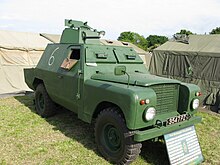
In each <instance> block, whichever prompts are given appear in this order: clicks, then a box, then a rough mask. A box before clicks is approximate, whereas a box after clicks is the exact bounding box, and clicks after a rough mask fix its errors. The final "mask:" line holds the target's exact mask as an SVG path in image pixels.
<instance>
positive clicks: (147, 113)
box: [144, 107, 156, 121]
mask: <svg viewBox="0 0 220 165" xmlns="http://www.w3.org/2000/svg"><path fill="white" fill-rule="evenodd" d="M155 115H156V109H155V108H154V107H150V108H148V109H147V110H146V111H145V114H144V118H145V119H146V120H147V121H150V120H153V119H154V117H155Z"/></svg>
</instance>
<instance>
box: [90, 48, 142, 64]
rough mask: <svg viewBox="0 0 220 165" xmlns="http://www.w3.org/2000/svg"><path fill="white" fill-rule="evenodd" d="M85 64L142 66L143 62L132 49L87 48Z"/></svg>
mask: <svg viewBox="0 0 220 165" xmlns="http://www.w3.org/2000/svg"><path fill="white" fill-rule="evenodd" d="M86 63H115V64H116V63H119V64H129V63H132V64H134V63H135V64H143V61H142V59H141V58H140V57H139V55H138V54H137V53H136V52H135V51H134V50H133V49H132V48H124V47H107V46H98V47H97V46H89V47H87V48H86Z"/></svg>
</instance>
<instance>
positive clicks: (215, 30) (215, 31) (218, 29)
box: [209, 27, 220, 34]
mask: <svg viewBox="0 0 220 165" xmlns="http://www.w3.org/2000/svg"><path fill="white" fill-rule="evenodd" d="M209 34H220V27H216V28H215V29H212V31H211V32H210V33H209Z"/></svg>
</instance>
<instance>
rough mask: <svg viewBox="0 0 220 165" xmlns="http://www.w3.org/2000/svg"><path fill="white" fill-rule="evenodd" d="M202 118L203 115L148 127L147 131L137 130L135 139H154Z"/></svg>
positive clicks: (140, 140)
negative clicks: (160, 125) (170, 123)
mask: <svg viewBox="0 0 220 165" xmlns="http://www.w3.org/2000/svg"><path fill="white" fill-rule="evenodd" d="M201 120H202V118H201V117H198V116H195V117H193V118H191V119H190V120H187V121H184V122H180V123H176V124H173V125H169V126H162V127H156V128H152V129H148V130H145V131H137V132H135V133H134V141H137V142H142V141H145V140H149V139H153V138H156V137H159V136H162V135H165V134H167V133H170V132H173V131H176V130H179V129H182V128H185V127H188V126H191V125H194V124H197V123H200V122H201Z"/></svg>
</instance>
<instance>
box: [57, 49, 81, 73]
mask: <svg viewBox="0 0 220 165" xmlns="http://www.w3.org/2000/svg"><path fill="white" fill-rule="evenodd" d="M79 59H80V49H70V51H69V53H68V56H67V58H65V59H64V60H63V63H62V64H61V66H60V67H61V68H63V69H66V70H70V69H72V67H73V66H74V65H75V64H76V63H77V61H78V60H79Z"/></svg>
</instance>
